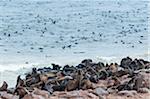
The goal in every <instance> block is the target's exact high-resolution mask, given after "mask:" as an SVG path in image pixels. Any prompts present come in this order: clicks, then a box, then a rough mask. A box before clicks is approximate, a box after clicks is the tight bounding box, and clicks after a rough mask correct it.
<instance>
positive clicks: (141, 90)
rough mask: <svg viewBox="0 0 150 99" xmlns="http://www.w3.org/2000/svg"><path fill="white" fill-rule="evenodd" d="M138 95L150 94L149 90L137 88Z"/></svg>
mask: <svg viewBox="0 0 150 99" xmlns="http://www.w3.org/2000/svg"><path fill="white" fill-rule="evenodd" d="M138 92H139V93H150V90H149V89H148V88H139V90H138Z"/></svg>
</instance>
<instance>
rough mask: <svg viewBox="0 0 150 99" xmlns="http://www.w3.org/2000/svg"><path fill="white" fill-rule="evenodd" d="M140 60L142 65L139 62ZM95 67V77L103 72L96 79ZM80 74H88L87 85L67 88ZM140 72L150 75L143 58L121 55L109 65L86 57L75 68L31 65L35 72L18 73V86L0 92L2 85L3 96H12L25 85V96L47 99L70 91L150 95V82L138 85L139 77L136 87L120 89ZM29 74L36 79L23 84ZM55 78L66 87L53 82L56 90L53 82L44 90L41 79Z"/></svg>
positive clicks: (148, 67)
mask: <svg viewBox="0 0 150 99" xmlns="http://www.w3.org/2000/svg"><path fill="white" fill-rule="evenodd" d="M129 63H131V64H129ZM141 63H142V64H143V65H139V64H141ZM127 64H128V65H127ZM123 65H124V66H123ZM130 65H131V66H130ZM49 66H50V65H49ZM97 66H98V67H97ZM99 66H100V67H99ZM126 66H127V67H126ZM128 66H129V67H128ZM133 66H136V67H133ZM141 66H142V67H141ZM145 66H146V67H145ZM60 68H61V69H60ZM88 68H89V69H90V68H91V69H90V71H89V70H88ZM129 68H130V69H133V70H130V69H129ZM72 69H73V70H75V71H76V72H74V71H72ZM85 70H86V73H88V76H87V75H85ZM87 70H88V71H87ZM93 70H94V71H95V70H96V71H97V70H98V71H97V72H96V71H95V72H93V73H94V75H95V76H96V75H97V73H98V74H99V73H104V74H99V76H96V78H95V76H94V75H93V74H90V73H91V72H92V71H93ZM103 70H105V71H106V72H104V71H103ZM120 70H122V72H120ZM126 70H127V72H125V71H126ZM70 71H72V72H74V73H72V72H70ZM102 71H103V72H102ZM131 72H132V73H131ZM95 73H96V74H95ZM105 73H106V74H107V73H108V75H107V76H106V74H105ZM122 73H125V74H122ZM27 75H28V76H27ZM29 75H30V76H29ZM35 75H36V76H35ZM37 75H39V77H40V78H39V81H37V82H35V81H36V80H37V78H36V77H37ZM81 75H82V76H83V75H84V76H83V78H85V77H87V78H86V79H83V78H82V80H81V81H84V84H83V85H82V86H81V88H79V89H78V90H77V89H76V88H77V87H79V86H77V87H76V88H75V89H76V90H75V89H67V88H70V87H67V86H68V84H69V83H73V82H71V81H74V80H77V79H78V80H77V81H80V80H79V78H80V76H81ZM118 75H120V76H118ZM139 75H142V76H143V77H145V76H146V75H147V76H148V77H149V76H150V62H149V61H146V60H142V59H131V58H129V57H126V58H122V59H121V61H120V63H114V62H113V63H108V65H107V64H106V63H103V62H101V61H98V62H95V61H94V62H93V60H91V59H84V60H83V61H81V63H79V64H78V65H73V67H72V65H67V64H66V65H65V66H62V65H57V64H52V65H51V67H47V68H46V67H43V68H38V67H37V68H32V72H26V74H24V75H20V76H18V77H19V78H17V79H18V80H17V84H16V87H14V88H9V87H8V86H7V88H8V89H7V88H6V89H5V90H4V91H7V93H5V94H4V93H3V92H1V91H2V90H1V89H2V88H0V90H1V91H0V93H2V95H3V94H4V96H5V95H7V94H10V93H11V95H12V94H13V93H14V92H13V91H15V90H20V88H21V90H24V88H25V90H24V91H25V92H26V94H24V96H23V97H25V96H26V97H30V95H29V93H32V94H34V95H35V96H39V97H47V98H44V99H49V98H48V97H51V98H52V97H55V98H56V97H58V96H60V97H67V96H68V94H70V93H72V92H73V93H78V92H81V93H86V95H83V96H82V95H81V97H89V96H88V95H87V93H89V94H91V96H90V97H95V98H94V99H99V98H98V97H103V98H104V99H105V98H106V97H110V96H111V95H112V96H113V97H115V96H116V97H121V96H122V95H123V97H128V95H129V98H132V97H135V96H136V95H137V94H141V93H147V94H144V95H148V96H150V94H149V92H150V90H149V87H148V85H142V86H145V87H141V86H138V85H136V83H140V82H139V81H138V80H137V81H138V82H132V84H133V85H134V84H135V85H134V86H135V87H136V89H135V88H134V87H132V88H131V89H130V88H129V89H128V88H127V89H126V88H125V89H124V88H123V89H120V87H119V86H122V85H123V84H125V83H124V82H122V81H121V79H122V80H124V81H126V80H127V82H128V84H129V82H130V80H131V79H135V81H136V79H137V77H141V76H139ZM23 76H24V77H23ZM114 76H115V78H113V77H114ZM28 77H29V78H30V79H33V78H34V77H35V78H34V79H35V80H33V81H29V82H28V83H31V82H32V83H31V84H30V85H28V84H27V83H26V84H27V85H26V84H25V83H22V84H23V85H20V84H21V82H20V81H23V82H26V81H27V80H28V79H29V78H28ZM76 77H77V78H76ZM89 77H92V78H89ZM93 77H94V78H93ZM99 77H100V78H99ZM104 77H105V78H104ZM124 77H125V78H124ZM134 77H135V78H134ZM23 78H24V79H23ZM52 78H53V79H52ZM56 79H57V80H58V81H59V80H60V82H59V83H60V86H59V87H62V88H64V89H63V90H62V89H59V87H58V86H57V87H56V84H55V83H54V84H52V85H54V86H55V87H56V89H55V87H54V86H53V87H52V86H51V87H50V85H47V86H46V87H45V88H46V89H41V87H42V86H43V85H42V86H41V85H40V84H39V83H40V82H42V83H43V84H44V85H45V84H46V82H47V81H51V80H56ZM66 80H67V81H66ZM63 81H64V82H66V83H67V84H66V85H65V86H61V83H62V82H63ZM115 83H116V84H115ZM147 83H149V84H150V82H149V78H148V82H147ZM24 84H25V85H24ZM38 84H39V85H38ZM141 84H142V83H141ZM32 85H33V86H32ZM69 86H71V85H69ZM83 86H84V88H83ZM116 86H117V87H116ZM73 87H75V86H73ZM113 87H116V89H113ZM130 87H131V86H130ZM137 87H138V89H137ZM18 88H19V89H18ZM22 88H23V89H22ZM47 88H48V89H47ZM118 88H119V89H118ZM10 89H13V91H12V90H11V92H9V91H10ZM52 89H53V91H52ZM65 90H68V92H66V91H65ZM96 90H98V91H97V93H95V91H96ZM117 90H118V91H117ZM126 90H128V91H126ZM129 90H131V91H129ZM133 90H134V91H133ZM143 90H144V91H143ZM30 91H31V92H30ZM36 91H38V92H39V94H37V93H36ZM51 91H52V92H51ZM57 91H58V92H57ZM60 91H61V92H60ZM15 92H17V91H15ZM27 93H28V94H27ZM43 93H44V94H45V95H48V96H43V95H42V94H43ZM102 93H103V94H102ZM16 94H18V95H13V96H16V97H18V96H20V94H19V93H16ZM54 94H55V95H54ZM62 94H63V95H62ZM98 94H100V95H98ZM141 96H142V95H141ZM20 97H21V96H20ZM23 97H22V99H28V98H23ZM69 97H70V96H69ZM71 97H74V96H71ZM75 97H77V96H76V95H75ZM51 98H50V99H51ZM78 98H79V97H78ZM78 98H75V99H78ZM16 99H18V98H16ZM39 99H43V98H39ZM89 99H92V98H89ZM108 99H109V98H108ZM137 99H138V98H137Z"/></svg>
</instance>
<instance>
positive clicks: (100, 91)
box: [94, 87, 109, 96]
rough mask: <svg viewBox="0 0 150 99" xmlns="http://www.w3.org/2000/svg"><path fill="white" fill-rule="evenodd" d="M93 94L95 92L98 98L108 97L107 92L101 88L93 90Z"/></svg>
mask: <svg viewBox="0 0 150 99" xmlns="http://www.w3.org/2000/svg"><path fill="white" fill-rule="evenodd" d="M94 92H95V93H96V94H97V95H98V96H100V95H108V94H109V93H108V91H106V90H105V89H103V88H101V87H99V88H96V89H94Z"/></svg>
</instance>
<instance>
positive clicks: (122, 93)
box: [118, 90, 137, 97]
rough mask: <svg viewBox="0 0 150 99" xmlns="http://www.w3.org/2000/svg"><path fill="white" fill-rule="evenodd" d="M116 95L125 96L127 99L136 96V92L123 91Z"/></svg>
mask: <svg viewBox="0 0 150 99" xmlns="http://www.w3.org/2000/svg"><path fill="white" fill-rule="evenodd" d="M118 95H125V96H127V97H133V96H134V95H137V91H134V90H124V91H120V92H118Z"/></svg>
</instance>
